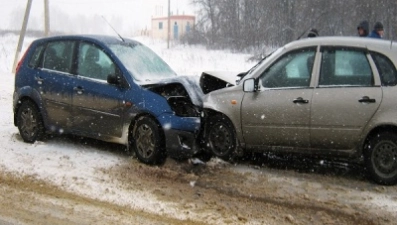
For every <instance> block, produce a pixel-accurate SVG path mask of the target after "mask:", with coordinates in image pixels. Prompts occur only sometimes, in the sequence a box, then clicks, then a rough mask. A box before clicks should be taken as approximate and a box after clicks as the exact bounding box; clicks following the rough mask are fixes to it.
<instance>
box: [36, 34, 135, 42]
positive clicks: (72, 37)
mask: <svg viewBox="0 0 397 225" xmlns="http://www.w3.org/2000/svg"><path fill="white" fill-rule="evenodd" d="M56 40H83V41H84V40H85V41H94V42H102V43H105V44H115V43H132V44H140V42H138V41H135V40H132V39H128V38H123V39H121V38H120V37H116V36H110V35H92V34H82V35H56V36H51V37H45V38H39V39H37V40H36V41H37V42H47V41H56Z"/></svg>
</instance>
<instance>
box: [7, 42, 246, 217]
mask: <svg viewBox="0 0 397 225" xmlns="http://www.w3.org/2000/svg"><path fill="white" fill-rule="evenodd" d="M33 40H34V38H32V37H27V38H25V42H24V45H23V50H22V52H21V57H22V55H23V53H24V52H25V50H26V49H27V47H28V46H29V44H30V43H31V42H32V41H33ZM136 40H138V41H140V42H142V43H143V44H145V45H147V46H148V47H150V48H151V49H153V50H154V51H155V52H157V53H158V54H159V55H160V56H161V57H162V58H163V59H164V60H166V61H167V62H168V63H169V64H170V66H171V67H172V68H173V69H174V70H175V71H176V72H177V73H178V74H180V75H199V74H200V73H201V72H202V71H203V70H233V71H246V70H248V69H249V68H250V67H251V66H253V62H246V59H247V58H248V57H249V55H245V54H232V53H230V52H227V51H209V50H206V49H205V48H204V47H200V46H183V45H179V46H173V47H171V48H170V49H167V44H166V43H165V42H164V41H156V40H153V39H150V38H147V37H146V38H137V39H136ZM17 43H18V37H17V36H15V35H11V34H10V35H4V36H1V37H0V76H1V78H2V79H1V80H2V82H0V118H1V120H0V121H1V122H0V123H1V124H0V134H1V135H0V143H2V144H1V145H2V146H1V147H0V155H1V157H0V168H1V170H4V171H7V172H17V173H19V174H21V175H29V176H34V177H36V178H38V179H43V180H47V181H50V182H52V183H53V184H55V185H57V186H60V187H62V188H64V189H65V190H68V191H72V192H76V193H79V194H82V195H85V196H89V197H91V198H95V199H99V200H104V201H108V202H114V203H117V204H121V205H127V204H131V203H132V204H133V205H131V207H133V208H137V209H145V210H148V209H149V210H150V209H151V210H153V212H158V211H159V210H161V211H163V212H164V213H170V214H175V212H172V210H173V207H167V205H166V204H170V203H162V202H159V201H157V200H155V198H154V197H152V196H150V194H148V193H142V192H132V193H131V192H128V193H127V192H126V191H121V190H119V189H117V184H111V183H107V184H106V185H104V182H103V180H107V177H106V176H104V175H103V174H98V173H97V171H98V170H97V169H98V168H109V167H112V166H115V165H117V164H120V163H122V161H123V160H125V158H121V157H118V156H117V155H114V154H111V153H106V152H103V151H98V150H96V149H95V147H94V146H90V145H83V146H82V145H78V143H71V142H68V141H63V140H62V139H54V140H52V139H50V140H48V141H46V142H36V143H34V144H27V143H24V142H23V141H22V140H21V139H20V138H19V135H17V134H18V129H17V128H16V127H15V126H14V124H13V112H12V94H13V90H14V74H12V73H11V70H12V64H13V61H14V57H15V51H16V48H17ZM70 149H74V150H75V151H70ZM116 189H117V191H115V190H116ZM104 193H106V194H104ZM132 199H133V201H132ZM180 219H186V218H184V217H183V215H181V218H180Z"/></svg>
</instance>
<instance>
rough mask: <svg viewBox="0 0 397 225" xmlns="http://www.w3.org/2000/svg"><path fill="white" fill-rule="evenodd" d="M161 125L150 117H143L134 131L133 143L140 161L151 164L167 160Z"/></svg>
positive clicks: (158, 163)
mask: <svg viewBox="0 0 397 225" xmlns="http://www.w3.org/2000/svg"><path fill="white" fill-rule="evenodd" d="M161 134H162V133H161V127H160V126H159V125H158V124H157V123H156V122H155V121H154V120H153V119H152V118H150V117H141V118H139V119H138V121H137V122H136V124H135V127H134V129H133V132H132V138H133V141H132V145H133V148H134V151H135V154H136V157H137V158H138V159H139V161H141V162H143V163H146V164H149V165H160V164H162V163H164V162H165V159H166V153H165V147H164V138H163V135H161Z"/></svg>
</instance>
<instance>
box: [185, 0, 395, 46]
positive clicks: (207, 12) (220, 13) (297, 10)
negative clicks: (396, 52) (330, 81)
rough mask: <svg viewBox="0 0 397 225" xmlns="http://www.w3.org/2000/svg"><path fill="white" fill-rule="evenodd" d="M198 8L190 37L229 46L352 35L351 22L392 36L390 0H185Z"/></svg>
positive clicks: (392, 16)
mask: <svg viewBox="0 0 397 225" xmlns="http://www.w3.org/2000/svg"><path fill="white" fill-rule="evenodd" d="M191 2H192V3H193V4H194V5H195V6H196V7H197V8H198V9H199V16H198V20H197V22H196V27H195V30H194V33H193V35H192V36H191V37H190V38H189V40H190V41H193V42H196V43H197V42H201V43H205V44H207V45H208V46H209V47H211V48H231V49H235V50H239V51H241V50H245V49H251V48H254V49H261V48H263V46H282V45H284V44H285V43H288V42H290V41H293V40H296V39H299V38H300V37H305V36H306V35H307V32H308V31H309V30H310V28H316V29H317V30H318V31H319V33H320V36H354V35H357V25H358V24H359V23H360V21H362V20H368V21H369V23H370V28H369V29H370V30H369V32H371V30H372V27H373V24H374V23H375V22H376V21H381V22H382V23H383V25H384V27H385V37H384V38H385V39H397V37H395V36H396V35H397V32H396V31H397V26H396V25H397V1H395V0H377V1H373V0H191Z"/></svg>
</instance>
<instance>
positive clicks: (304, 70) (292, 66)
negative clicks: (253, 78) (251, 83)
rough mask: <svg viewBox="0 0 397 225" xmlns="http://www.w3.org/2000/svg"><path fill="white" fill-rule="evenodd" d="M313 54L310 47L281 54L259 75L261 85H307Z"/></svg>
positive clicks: (278, 86) (273, 86)
mask: <svg viewBox="0 0 397 225" xmlns="http://www.w3.org/2000/svg"><path fill="white" fill-rule="evenodd" d="M315 54H316V49H315V48H311V49H302V50H299V51H294V52H290V53H287V54H285V55H283V56H282V57H281V58H280V59H279V60H277V62H276V63H274V64H273V65H272V66H270V67H269V68H268V69H267V70H266V71H265V72H264V73H263V74H262V75H261V84H262V87H265V88H281V87H308V86H309V85H310V78H311V73H312V69H313V63H314V56H315Z"/></svg>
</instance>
